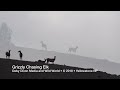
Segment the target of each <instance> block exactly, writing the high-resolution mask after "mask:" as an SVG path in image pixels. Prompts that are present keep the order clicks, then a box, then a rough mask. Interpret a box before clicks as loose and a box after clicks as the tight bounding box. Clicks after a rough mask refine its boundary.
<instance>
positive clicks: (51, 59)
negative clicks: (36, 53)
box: [45, 56, 56, 64]
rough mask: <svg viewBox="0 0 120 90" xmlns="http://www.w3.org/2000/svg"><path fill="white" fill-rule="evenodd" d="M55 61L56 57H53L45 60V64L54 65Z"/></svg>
mask: <svg viewBox="0 0 120 90" xmlns="http://www.w3.org/2000/svg"><path fill="white" fill-rule="evenodd" d="M55 59H56V56H54V58H47V59H45V60H46V61H47V63H49V62H52V63H53V64H54V61H55Z"/></svg>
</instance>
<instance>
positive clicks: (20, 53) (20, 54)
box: [18, 51, 23, 60]
mask: <svg viewBox="0 0 120 90" xmlns="http://www.w3.org/2000/svg"><path fill="white" fill-rule="evenodd" d="M18 52H19V56H20V59H21V60H22V57H23V54H22V52H21V51H18Z"/></svg>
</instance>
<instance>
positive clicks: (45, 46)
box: [41, 41, 47, 50]
mask: <svg viewBox="0 0 120 90" xmlns="http://www.w3.org/2000/svg"><path fill="white" fill-rule="evenodd" d="M41 44H42V48H44V49H45V50H47V45H46V44H45V43H43V41H41Z"/></svg>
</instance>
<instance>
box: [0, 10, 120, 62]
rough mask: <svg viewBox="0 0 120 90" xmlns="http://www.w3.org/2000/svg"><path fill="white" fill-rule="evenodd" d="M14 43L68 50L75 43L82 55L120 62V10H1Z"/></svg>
mask: <svg viewBox="0 0 120 90" xmlns="http://www.w3.org/2000/svg"><path fill="white" fill-rule="evenodd" d="M2 22H6V23H7V24H8V26H9V27H10V28H11V29H12V31H13V37H12V42H13V43H14V44H15V45H17V46H24V47H31V48H35V49H41V44H40V41H41V40H42V41H44V43H46V44H47V45H48V50H50V51H59V52H65V53H67V51H68V48H69V47H75V46H78V47H79V49H78V51H77V54H79V55H81V56H88V57H95V58H106V59H109V60H111V61H115V62H120V40H119V39H120V12H119V11H118V12H117V11H110V12H108V11H31V12H30V11H29V12H28V11H9V12H8V11H0V25H1V23H2Z"/></svg>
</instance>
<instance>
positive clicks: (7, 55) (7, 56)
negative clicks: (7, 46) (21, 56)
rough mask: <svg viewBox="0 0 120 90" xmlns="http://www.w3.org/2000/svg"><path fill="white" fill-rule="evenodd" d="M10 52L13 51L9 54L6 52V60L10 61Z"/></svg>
mask: <svg viewBox="0 0 120 90" xmlns="http://www.w3.org/2000/svg"><path fill="white" fill-rule="evenodd" d="M10 51H11V50H9V51H8V52H6V58H8V59H10Z"/></svg>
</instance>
